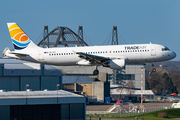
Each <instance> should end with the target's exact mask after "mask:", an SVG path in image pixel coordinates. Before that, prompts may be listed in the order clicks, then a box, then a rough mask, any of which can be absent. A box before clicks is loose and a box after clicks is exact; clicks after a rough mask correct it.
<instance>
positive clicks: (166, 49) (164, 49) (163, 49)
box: [162, 46, 170, 51]
mask: <svg viewBox="0 0 180 120" xmlns="http://www.w3.org/2000/svg"><path fill="white" fill-rule="evenodd" d="M168 50H170V49H169V48H167V47H166V46H165V48H162V51H168Z"/></svg>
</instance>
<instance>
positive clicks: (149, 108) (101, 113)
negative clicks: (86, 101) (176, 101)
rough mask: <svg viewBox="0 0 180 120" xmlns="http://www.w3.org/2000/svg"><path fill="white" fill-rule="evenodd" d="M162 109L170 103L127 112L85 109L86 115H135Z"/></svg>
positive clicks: (169, 106)
mask: <svg viewBox="0 0 180 120" xmlns="http://www.w3.org/2000/svg"><path fill="white" fill-rule="evenodd" d="M163 109H171V105H170V104H166V105H162V106H157V107H147V108H146V109H145V110H140V109H139V110H137V112H129V113H107V111H86V115H89V116H92V117H93V116H94V117H114V118H116V117H117V118H118V117H130V116H136V115H141V114H145V113H149V112H153V111H159V110H163Z"/></svg>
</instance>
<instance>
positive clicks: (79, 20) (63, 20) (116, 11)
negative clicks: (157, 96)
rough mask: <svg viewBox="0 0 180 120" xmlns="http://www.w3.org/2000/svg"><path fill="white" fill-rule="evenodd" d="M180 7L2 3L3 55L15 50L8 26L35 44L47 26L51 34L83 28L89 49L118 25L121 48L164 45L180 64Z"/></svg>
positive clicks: (129, 0) (124, 2)
mask: <svg viewBox="0 0 180 120" xmlns="http://www.w3.org/2000/svg"><path fill="white" fill-rule="evenodd" d="M179 6H180V0H51V1H50V0H31V1H27V0H24V1H23V0H3V1H1V3H0V41H1V44H0V51H3V50H4V49H5V48H6V47H10V48H12V47H13V46H12V42H11V38H10V35H9V31H8V28H7V24H6V23H7V22H16V23H17V24H18V25H19V26H20V27H21V28H22V29H23V30H24V31H25V33H26V34H27V35H28V36H29V37H30V38H31V39H32V40H33V41H34V42H35V43H36V44H37V43H38V42H39V41H40V37H42V33H43V29H44V25H48V27H49V31H51V30H53V29H54V28H55V27H57V26H66V27H69V28H70V29H72V30H73V31H74V32H76V33H77V32H78V26H79V25H82V26H83V31H84V35H85V36H84V38H85V41H86V42H87V43H88V44H89V45H102V44H103V43H105V41H106V40H107V38H108V36H109V35H110V34H111V32H112V28H113V26H114V25H115V26H117V29H118V35H119V43H120V44H146V43H150V42H151V43H155V44H161V45H165V46H167V47H168V48H169V49H170V50H173V51H175V52H176V54H177V57H176V58H175V59H173V61H179V60H180V50H179V46H180V7H179ZM120 36H122V37H120ZM124 41H125V42H124ZM106 43H107V42H106Z"/></svg>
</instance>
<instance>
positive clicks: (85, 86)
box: [84, 85, 88, 96]
mask: <svg viewBox="0 0 180 120" xmlns="http://www.w3.org/2000/svg"><path fill="white" fill-rule="evenodd" d="M84 86H85V87H86V96H87V87H88V85H84Z"/></svg>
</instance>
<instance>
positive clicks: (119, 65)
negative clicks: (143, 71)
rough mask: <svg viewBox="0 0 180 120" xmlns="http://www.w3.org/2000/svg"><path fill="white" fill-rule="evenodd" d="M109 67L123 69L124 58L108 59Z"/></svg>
mask: <svg viewBox="0 0 180 120" xmlns="http://www.w3.org/2000/svg"><path fill="white" fill-rule="evenodd" d="M109 67H110V68H111V69H115V70H120V69H125V59H115V60H110V61H109Z"/></svg>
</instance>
